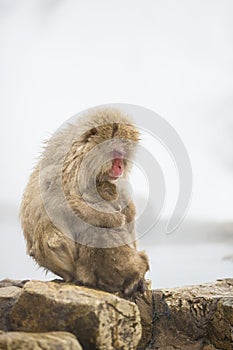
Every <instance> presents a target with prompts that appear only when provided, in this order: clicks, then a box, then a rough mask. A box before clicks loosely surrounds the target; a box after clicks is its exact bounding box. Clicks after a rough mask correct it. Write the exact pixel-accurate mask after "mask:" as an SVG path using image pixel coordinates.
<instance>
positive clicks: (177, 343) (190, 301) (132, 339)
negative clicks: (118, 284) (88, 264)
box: [0, 279, 233, 350]
mask: <svg viewBox="0 0 233 350" xmlns="http://www.w3.org/2000/svg"><path fill="white" fill-rule="evenodd" d="M24 283H25V282H24V281H23V282H21V281H10V280H4V281H3V283H1V282H0V329H2V330H4V331H12V330H14V331H16V332H14V333H12V332H9V333H4V332H2V334H1V331H0V349H2V348H3V349H10V350H11V349H14V348H13V345H12V344H14V341H15V339H16V338H17V339H19V341H18V340H17V344H18V345H17V347H16V348H17V349H26V350H27V349H38V350H39V349H40V347H39V345H38V344H42V343H40V340H38V339H39V337H41V335H40V333H41V332H46V333H44V334H45V335H46V341H47V343H46V345H44V343H43V346H41V348H42V347H43V349H56V347H55V345H53V342H52V341H53V339H54V336H52V338H51V337H47V335H48V336H49V335H51V334H50V333H48V332H52V331H53V332H54V331H68V332H70V333H73V335H74V336H76V337H77V338H78V340H79V341H80V343H81V345H82V347H83V349H84V350H113V349H114V350H119V349H121V350H124V349H127V350H133V349H136V347H137V346H138V348H137V349H140V350H145V349H150V350H152V349H156V350H174V349H180V350H183V349H185V350H232V349H233V346H232V343H233V334H232V330H233V279H225V280H218V281H216V282H215V283H211V284H202V285H199V286H188V287H182V288H171V289H160V290H153V291H152V290H150V288H148V290H147V291H146V292H145V293H144V295H143V296H139V295H137V297H136V299H135V302H136V304H137V305H136V304H135V303H133V302H130V301H128V300H125V299H121V298H119V297H118V296H116V295H114V294H109V293H105V292H103V291H98V290H94V289H89V288H85V287H80V286H75V285H72V284H67V283H66V284H65V283H61V282H58V281H52V282H39V281H30V282H27V283H26V284H25V285H24ZM23 285H24V287H23V288H20V287H22V286H23ZM1 286H2V288H1ZM17 286H20V287H17ZM138 308H139V310H140V316H139V311H138ZM140 318H141V320H140ZM141 326H142V337H141V340H140V336H141ZM18 331H21V332H31V333H26V334H25V333H21V332H18ZM34 333H38V338H37V337H36V335H35V334H34ZM58 334H64V333H60V332H58ZM65 334H67V333H65ZM74 336H72V335H70V337H71V338H72V340H73V339H74V340H75V339H76V338H74ZM14 337H16V338H14ZM26 337H29V338H27V346H31V348H30V347H29V348H27V347H26V345H24V343H22V344H23V345H22V347H21V348H20V346H21V345H20V344H21V343H20V342H23V341H24V339H26ZM71 338H69V339H71ZM42 339H44V338H43V337H42ZM50 339H51V342H50ZM67 339H68V338H67ZM57 340H59V341H63V343H62V344H65V343H64V342H65V340H64V339H63V338H62V340H61V338H60V336H59V338H58V337H57ZM139 340H140V343H139ZM67 341H68V340H67ZM70 341H71V340H70ZM75 341H76V340H75ZM36 342H37V343H36ZM6 344H7V345H6ZM9 344H10V345H9ZM31 344H32V345H31ZM47 344H48V345H47ZM74 344H75V346H76V347H74V349H76V348H77V342H76V343H74ZM3 346H5V348H4V347H3ZM6 346H8V347H6ZM10 346H11V347H10ZM56 346H57V348H58V349H63V348H62V347H58V345H56ZM64 346H66V349H70V348H71V349H72V347H71V345H69V346H67V345H64ZM16 348H15V349H16ZM64 348H65V347H64Z"/></svg>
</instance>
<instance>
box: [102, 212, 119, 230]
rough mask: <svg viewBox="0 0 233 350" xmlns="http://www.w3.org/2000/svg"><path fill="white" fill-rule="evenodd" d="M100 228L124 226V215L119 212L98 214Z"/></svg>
mask: <svg viewBox="0 0 233 350" xmlns="http://www.w3.org/2000/svg"><path fill="white" fill-rule="evenodd" d="M100 219H101V220H100V225H97V226H100V227H106V228H119V227H122V226H124V225H125V220H126V218H125V215H123V214H122V213H121V212H115V213H100Z"/></svg>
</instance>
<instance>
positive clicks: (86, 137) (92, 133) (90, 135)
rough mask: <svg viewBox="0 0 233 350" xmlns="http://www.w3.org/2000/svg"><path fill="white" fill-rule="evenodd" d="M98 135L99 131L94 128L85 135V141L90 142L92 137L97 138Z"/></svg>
mask: <svg viewBox="0 0 233 350" xmlns="http://www.w3.org/2000/svg"><path fill="white" fill-rule="evenodd" d="M96 134H97V129H96V128H92V129H90V130H88V131H87V132H86V133H85V135H84V139H85V141H86V142H88V141H90V138H91V137H92V136H95V135H96Z"/></svg>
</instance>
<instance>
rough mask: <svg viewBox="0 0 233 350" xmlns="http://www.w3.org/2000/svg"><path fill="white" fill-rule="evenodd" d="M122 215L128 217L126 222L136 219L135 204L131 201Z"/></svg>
mask: <svg viewBox="0 0 233 350" xmlns="http://www.w3.org/2000/svg"><path fill="white" fill-rule="evenodd" d="M121 212H122V214H123V215H125V217H126V222H128V223H129V222H132V221H133V220H134V218H135V214H136V209H135V205H134V203H133V202H132V201H131V202H130V203H129V204H128V205H127V206H126V207H125V208H124V209H123V210H122V211H121Z"/></svg>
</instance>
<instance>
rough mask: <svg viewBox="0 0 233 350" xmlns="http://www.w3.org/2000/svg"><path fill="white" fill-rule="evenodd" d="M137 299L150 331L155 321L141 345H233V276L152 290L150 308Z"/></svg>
mask: <svg viewBox="0 0 233 350" xmlns="http://www.w3.org/2000/svg"><path fill="white" fill-rule="evenodd" d="M144 298H145V296H144ZM136 302H137V305H138V307H139V309H140V311H141V318H142V325H143V328H144V329H146V330H147V333H148V330H149V327H151V324H152V327H151V335H150V337H149V338H147V342H146V341H145V338H143V337H142V341H141V342H140V349H145V348H146V347H148V348H150V349H157V350H173V349H185V350H189V349H190V350H195V349H196V350H215V349H221V350H232V348H233V346H232V344H233V334H232V329H233V279H226V280H219V281H217V282H215V283H212V284H203V285H200V286H189V287H182V288H174V289H162V290H154V291H150V292H148V295H147V304H148V305H149V304H151V308H149V307H147V309H145V307H144V306H142V305H141V303H140V301H139V300H137V301H136ZM144 303H145V301H144ZM145 310H147V311H146V312H145ZM151 310H153V311H151ZM144 313H146V317H145V315H144ZM143 333H144V330H143Z"/></svg>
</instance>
